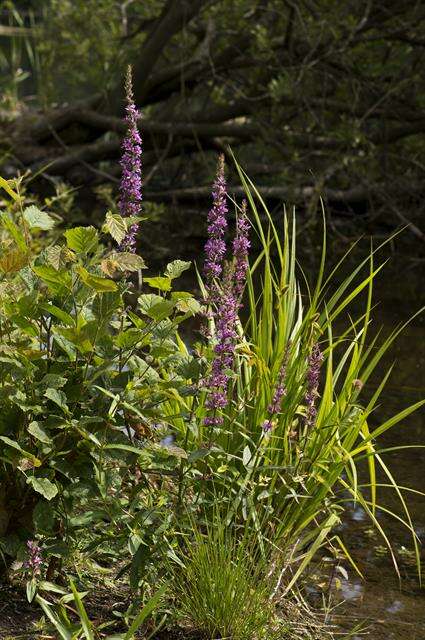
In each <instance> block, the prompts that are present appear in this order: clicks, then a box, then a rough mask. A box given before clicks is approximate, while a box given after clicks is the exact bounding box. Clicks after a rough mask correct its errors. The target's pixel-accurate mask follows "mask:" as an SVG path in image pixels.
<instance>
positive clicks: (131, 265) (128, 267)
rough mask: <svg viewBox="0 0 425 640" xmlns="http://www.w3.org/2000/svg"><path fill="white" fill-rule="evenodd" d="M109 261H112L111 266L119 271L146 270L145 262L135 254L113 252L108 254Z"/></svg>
mask: <svg viewBox="0 0 425 640" xmlns="http://www.w3.org/2000/svg"><path fill="white" fill-rule="evenodd" d="M108 259H109V260H112V262H113V264H115V265H116V266H117V268H118V269H120V271H138V270H139V269H146V264H145V261H144V260H143V258H142V257H141V256H138V255H137V253H127V252H125V251H123V252H118V251H117V252H114V253H111V254H109V256H108Z"/></svg>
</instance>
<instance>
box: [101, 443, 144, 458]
mask: <svg viewBox="0 0 425 640" xmlns="http://www.w3.org/2000/svg"><path fill="white" fill-rule="evenodd" d="M103 448H104V449H117V450H119V451H128V452H129V453H135V454H136V455H138V456H140V455H141V454H142V453H144V450H143V449H139V448H138V447H132V446H130V445H129V444H107V445H106V446H105V447H103Z"/></svg>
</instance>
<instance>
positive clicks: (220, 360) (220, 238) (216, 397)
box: [204, 156, 250, 426]
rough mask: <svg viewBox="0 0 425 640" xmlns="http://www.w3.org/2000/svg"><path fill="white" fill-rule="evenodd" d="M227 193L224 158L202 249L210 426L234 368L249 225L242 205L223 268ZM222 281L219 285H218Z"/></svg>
mask: <svg viewBox="0 0 425 640" xmlns="http://www.w3.org/2000/svg"><path fill="white" fill-rule="evenodd" d="M227 212H228V208H227V191H226V181H225V178H224V157H223V156H221V157H220V160H219V165H218V171H217V178H216V181H215V182H214V186H213V207H212V208H211V210H210V212H209V214H208V235H209V237H208V241H207V243H206V245H205V256H206V257H205V265H204V274H205V276H206V286H207V302H208V303H209V304H210V306H211V316H212V318H213V319H214V325H215V336H214V338H215V345H214V356H213V362H212V365H211V371H210V373H209V376H208V377H207V379H206V380H205V387H206V388H207V389H208V397H207V400H206V403H205V404H206V407H207V408H208V409H209V410H210V411H211V412H212V414H213V415H212V416H208V417H206V418H205V420H204V424H206V425H209V426H219V425H221V424H222V423H223V418H222V416H217V412H218V411H221V410H222V409H224V408H225V407H226V406H227V385H228V381H229V375H228V371H229V370H230V369H231V368H232V366H233V361H234V352H235V346H236V340H237V330H236V325H237V320H238V309H239V307H240V299H241V295H242V291H243V286H244V283H245V278H246V271H247V269H248V249H249V246H250V243H249V240H248V231H249V223H248V220H247V216H246V202H244V203H243V204H242V210H241V215H240V216H239V217H238V220H237V226H236V236H235V239H234V240H233V245H232V248H233V260H232V264H231V265H229V264H227V265H226V266H224V257H225V254H226V243H225V240H224V235H225V232H226V229H227ZM220 278H221V284H220V283H219V282H218V281H219V279H220Z"/></svg>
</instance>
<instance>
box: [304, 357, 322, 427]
mask: <svg viewBox="0 0 425 640" xmlns="http://www.w3.org/2000/svg"><path fill="white" fill-rule="evenodd" d="M322 362H323V354H322V352H321V350H320V347H319V345H318V344H315V345H314V347H313V349H312V350H311V353H310V355H309V357H308V363H307V367H308V368H307V392H306V394H305V399H304V402H305V404H306V406H307V412H306V416H305V426H306V427H312V426H313V425H314V423H315V420H316V416H317V409H316V400H317V398H318V397H319V376H320V367H321V364H322Z"/></svg>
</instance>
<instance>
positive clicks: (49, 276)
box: [32, 265, 72, 294]
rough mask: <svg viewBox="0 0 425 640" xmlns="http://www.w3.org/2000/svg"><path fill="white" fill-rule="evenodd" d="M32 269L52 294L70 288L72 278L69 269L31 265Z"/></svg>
mask: <svg viewBox="0 0 425 640" xmlns="http://www.w3.org/2000/svg"><path fill="white" fill-rule="evenodd" d="M32 270H33V271H34V273H35V274H36V275H37V276H38V277H39V278H41V280H43V282H45V283H46V284H47V286H48V287H49V289H50V291H52V293H54V294H63V293H66V291H69V290H70V289H71V284H72V278H71V274H70V273H69V271H65V270H62V271H57V270H56V269H55V268H54V267H49V266H47V265H42V266H39V267H32Z"/></svg>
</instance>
